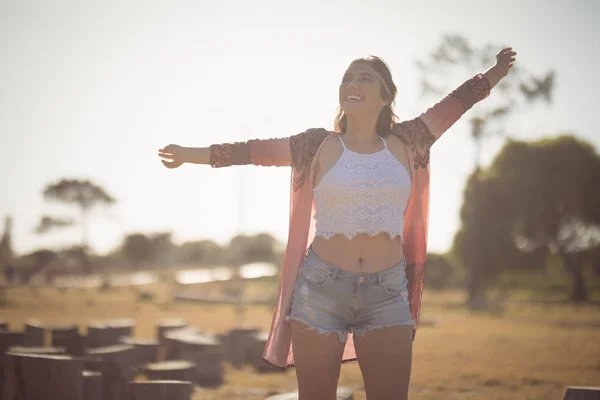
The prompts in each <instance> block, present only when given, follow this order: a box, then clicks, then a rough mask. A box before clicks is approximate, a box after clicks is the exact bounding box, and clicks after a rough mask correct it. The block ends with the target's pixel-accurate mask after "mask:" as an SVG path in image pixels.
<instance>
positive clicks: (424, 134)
mask: <svg viewBox="0 0 600 400" xmlns="http://www.w3.org/2000/svg"><path fill="white" fill-rule="evenodd" d="M390 133H391V134H392V135H395V136H396V137H398V138H399V139H400V140H402V141H403V142H404V144H405V145H406V146H408V148H409V149H410V151H412V153H413V159H414V168H415V169H419V167H421V168H427V165H428V164H429V150H430V148H431V146H432V145H433V143H434V142H435V136H433V134H432V133H431V132H430V131H429V128H428V127H427V125H426V124H425V122H423V120H422V119H420V118H415V119H412V120H410V121H404V122H400V123H398V124H395V125H394V128H393V129H392V131H391V132H390Z"/></svg>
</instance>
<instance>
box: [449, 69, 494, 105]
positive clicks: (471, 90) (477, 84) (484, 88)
mask: <svg viewBox="0 0 600 400" xmlns="http://www.w3.org/2000/svg"><path fill="white" fill-rule="evenodd" d="M489 95H490V82H489V81H488V80H487V78H486V77H485V76H483V75H482V74H477V75H475V76H474V77H473V78H471V79H469V80H468V81H466V82H465V83H463V84H462V85H460V86H459V87H458V88H456V89H455V90H454V91H453V92H452V93H450V94H449V96H452V97H454V98H455V99H457V100H459V101H460V102H461V103H462V104H463V106H464V107H465V112H466V111H468V110H469V109H471V107H473V105H474V104H475V103H477V102H479V101H481V100H483V99H485V98H486V97H488V96H489Z"/></svg>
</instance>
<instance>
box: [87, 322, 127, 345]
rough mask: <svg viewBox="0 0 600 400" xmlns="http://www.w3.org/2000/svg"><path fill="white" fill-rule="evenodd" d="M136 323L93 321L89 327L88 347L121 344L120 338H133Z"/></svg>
mask: <svg viewBox="0 0 600 400" xmlns="http://www.w3.org/2000/svg"><path fill="white" fill-rule="evenodd" d="M134 326H135V322H134V321H133V320H131V319H119V320H107V321H93V322H90V323H89V324H88V326H87V345H88V347H106V346H114V345H117V344H119V338H120V337H123V336H132V335H133V328H134Z"/></svg>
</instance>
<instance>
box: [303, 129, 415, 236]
mask: <svg viewBox="0 0 600 400" xmlns="http://www.w3.org/2000/svg"><path fill="white" fill-rule="evenodd" d="M338 137H339V139H340V141H341V142H342V146H343V147H344V151H343V152H342V155H341V156H340V158H339V159H338V160H337V162H336V163H335V165H334V166H333V167H332V168H331V169H330V170H329V171H327V173H325V176H323V178H322V179H321V180H320V181H319V183H318V184H317V186H316V187H315V188H314V202H315V216H314V218H315V223H316V232H315V236H321V237H324V238H325V239H329V238H331V237H332V236H333V235H336V234H341V235H344V236H345V237H346V238H348V239H352V238H354V237H356V235H358V234H363V233H364V234H368V235H370V236H375V235H377V234H380V233H387V234H388V235H389V236H390V237H391V238H394V237H396V236H400V237H402V232H403V229H404V210H405V208H406V204H407V202H408V198H409V196H410V189H411V178H410V174H409V172H408V171H407V170H406V168H405V167H404V166H403V165H402V164H401V163H400V162H399V161H398V160H397V159H396V157H394V155H392V153H391V152H390V151H389V150H388V148H387V143H386V141H385V139H384V138H381V140H382V141H383V144H384V149H383V150H380V151H378V152H375V153H370V154H361V153H355V152H353V151H350V150H348V149H347V148H346V145H345V144H344V141H343V140H342V138H341V136H338Z"/></svg>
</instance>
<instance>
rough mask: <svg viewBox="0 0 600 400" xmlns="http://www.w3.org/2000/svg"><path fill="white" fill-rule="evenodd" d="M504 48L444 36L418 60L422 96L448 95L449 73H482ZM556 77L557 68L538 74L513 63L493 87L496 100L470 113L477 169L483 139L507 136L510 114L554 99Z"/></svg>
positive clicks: (523, 111)
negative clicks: (505, 74) (506, 73)
mask: <svg viewBox="0 0 600 400" xmlns="http://www.w3.org/2000/svg"><path fill="white" fill-rule="evenodd" d="M503 47H506V46H501V45H496V44H491V43H487V44H485V45H483V46H481V47H480V48H476V47H474V46H473V45H471V43H469V41H468V40H467V39H466V38H465V37H464V36H461V35H457V34H449V35H445V36H443V37H442V40H441V42H440V43H439V45H438V46H437V47H436V48H435V49H434V50H432V51H431V52H430V53H429V54H428V55H427V57H426V60H417V62H416V64H417V67H418V68H419V70H420V71H421V94H422V96H424V97H425V96H428V95H434V96H435V98H439V96H443V95H446V94H447V93H448V92H449V90H451V89H452V88H449V87H448V86H446V85H447V82H448V81H449V80H448V79H447V77H448V76H449V75H453V74H458V73H460V74H461V75H464V74H473V71H481V72H483V71H484V70H485V69H487V68H489V67H490V66H492V65H493V63H494V62H495V54H496V52H497V51H498V49H501V48H503ZM459 71H460V72H459ZM554 76H555V73H554V71H550V72H548V73H546V75H545V76H543V77H537V76H534V75H533V74H531V73H529V72H527V71H526V70H525V68H524V67H522V66H519V65H514V66H513V68H511V72H510V73H509V74H508V75H507V76H506V77H505V78H504V79H502V81H500V83H498V85H496V87H495V88H494V99H493V101H490V100H487V101H485V102H484V103H480V104H477V105H476V106H475V107H473V109H472V110H471V111H470V112H469V113H470V115H471V119H470V123H471V136H472V138H473V140H474V142H475V148H476V153H475V154H476V156H475V169H479V168H480V152H481V142H482V139H483V138H485V137H489V136H493V135H500V136H504V137H507V135H506V132H507V131H508V130H507V129H506V123H507V121H508V120H509V117H511V116H514V115H517V114H519V113H521V114H522V115H524V113H527V112H528V111H529V110H530V108H531V104H532V103H533V102H535V101H536V100H539V99H543V100H545V101H546V102H547V103H551V102H552V90H553V88H554ZM511 131H513V132H514V131H515V130H514V129H511Z"/></svg>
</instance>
